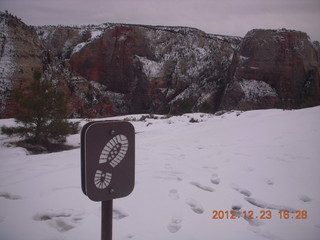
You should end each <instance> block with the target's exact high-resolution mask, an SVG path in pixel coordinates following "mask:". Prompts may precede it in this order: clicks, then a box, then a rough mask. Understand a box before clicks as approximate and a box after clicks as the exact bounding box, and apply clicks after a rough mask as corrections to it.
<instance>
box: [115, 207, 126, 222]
mask: <svg viewBox="0 0 320 240" xmlns="http://www.w3.org/2000/svg"><path fill="white" fill-rule="evenodd" d="M128 216H129V214H127V213H126V212H125V211H123V210H122V209H121V208H114V209H113V211H112V218H113V219H118V220H119V219H122V218H125V217H128Z"/></svg>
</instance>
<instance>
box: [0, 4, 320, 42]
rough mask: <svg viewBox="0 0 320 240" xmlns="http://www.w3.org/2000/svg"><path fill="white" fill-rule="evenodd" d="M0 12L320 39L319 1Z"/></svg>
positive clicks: (35, 7)
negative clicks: (291, 32)
mask: <svg viewBox="0 0 320 240" xmlns="http://www.w3.org/2000/svg"><path fill="white" fill-rule="evenodd" d="M0 9H1V10H2V11H4V10H8V11H9V12H11V13H12V14H14V15H16V16H18V17H19V18H21V19H22V20H23V21H24V22H25V23H27V24H29V25H45V24H52V25H55V24H99V23H104V22H116V23H132V24H149V25H168V26H189V27H195V28H199V29H201V30H203V31H205V32H207V33H216V34H224V35H236V36H244V35H245V34H246V33H247V32H248V31H249V30H251V29H253V28H268V29H269V28H271V29H277V28H288V29H295V30H300V31H304V32H306V33H308V35H309V36H310V37H311V39H312V40H318V41H320V26H319V24H320V0H0Z"/></svg>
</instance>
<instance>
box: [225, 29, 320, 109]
mask: <svg viewBox="0 0 320 240" xmlns="http://www.w3.org/2000/svg"><path fill="white" fill-rule="evenodd" d="M319 74H320V51H319V43H316V42H315V43H312V42H311V41H310V39H309V37H308V36H307V34H306V33H303V32H298V31H290V30H286V29H281V30H259V29H256V30H252V31H250V32H248V33H247V35H246V36H245V37H244V39H243V41H242V43H241V45H240V48H239V50H237V51H236V53H235V54H234V58H233V60H232V64H231V65H230V68H229V76H228V85H227V86H226V90H225V93H224V96H223V100H222V103H221V106H220V108H221V109H234V108H237V109H256V108H299V107H307V106H312V105H316V104H319V103H320V75H319Z"/></svg>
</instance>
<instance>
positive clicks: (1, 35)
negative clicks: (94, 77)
mask: <svg viewBox="0 0 320 240" xmlns="http://www.w3.org/2000/svg"><path fill="white" fill-rule="evenodd" d="M0 29H1V31H0V94H1V95H0V96H1V99H0V100H1V101H0V117H1V118H8V117H14V116H15V114H16V111H17V109H16V103H15V101H14V99H13V97H12V90H13V89H15V88H21V89H22V90H24V89H25V88H26V86H28V85H29V84H30V82H31V81H33V73H34V71H36V70H37V71H41V72H42V73H43V74H42V75H43V77H45V78H47V79H50V80H51V81H52V82H53V83H54V85H55V86H56V88H57V89H58V90H59V91H62V92H64V94H65V96H66V99H67V104H68V112H69V116H70V117H95V116H111V115H114V114H115V113H114V111H113V108H112V104H111V102H110V101H109V99H108V98H107V97H105V96H103V95H102V94H101V93H100V90H99V89H97V88H96V87H94V85H93V84H92V83H91V82H89V81H87V80H86V79H84V78H82V77H81V76H79V75H77V74H74V73H73V72H72V71H71V70H70V67H69V66H68V62H67V61H65V60H64V59H63V58H62V57H60V56H59V54H56V53H52V52H51V51H50V50H49V49H48V48H46V47H45V45H44V44H43V42H42V40H41V39H40V38H39V36H38V34H37V32H36V29H35V28H33V27H30V26H27V25H25V24H24V23H23V22H22V21H21V20H20V19H18V18H16V17H14V16H12V15H10V14H8V13H1V14H0ZM66 38H68V37H66ZM54 42H55V43H56V41H54Z"/></svg>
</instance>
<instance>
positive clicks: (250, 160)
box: [0, 107, 320, 240]
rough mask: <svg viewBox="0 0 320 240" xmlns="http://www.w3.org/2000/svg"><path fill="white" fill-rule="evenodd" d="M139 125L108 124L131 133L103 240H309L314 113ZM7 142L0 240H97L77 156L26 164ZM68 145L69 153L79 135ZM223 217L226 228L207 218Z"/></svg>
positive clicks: (312, 231) (0, 159)
mask: <svg viewBox="0 0 320 240" xmlns="http://www.w3.org/2000/svg"><path fill="white" fill-rule="evenodd" d="M140 117H141V115H132V116H122V117H116V118H108V119H120V120H121V119H124V118H127V119H132V120H133V121H132V124H133V125H134V127H135V131H136V180H135V189H134V191H133V193H132V194H131V195H129V196H128V197H126V198H122V199H117V200H114V211H113V213H114V216H113V218H114V220H113V239H115V240H117V239H118V240H124V239H141V240H150V239H152V240H158V239H159V240H160V239H161V240H163V239H165V240H170V239H172V240H173V239H175V240H179V239H181V240H182V239H183V240H186V239H187V240H192V239H202V240H206V239H208V240H209V239H210V240H211V239H219V240H220V239H226V240H232V239H240V240H241V239H253V240H255V239H257V240H260V239H261V240H262V239H264V240H265V239H272V240H301V239H307V240H318V239H319V236H320V218H319V216H320V207H319V206H320V189H319V182H320V174H319V171H320V161H319V155H320V149H319V146H318V145H319V144H318V140H319V136H320V126H319V118H320V107H314V108H308V109H302V110H293V111H283V110H273V109H272V110H255V111H247V112H238V111H233V112H227V113H225V114H223V115H221V116H215V115H212V114H202V113H193V114H184V115H182V116H173V117H170V118H164V117H161V116H155V117H158V119H155V117H154V118H146V119H145V121H134V119H140ZM191 119H193V120H197V121H192V122H193V123H192V122H190V120H191ZM99 120H101V119H99ZM85 123H86V121H85V120H82V122H81V124H82V125H84V124H85ZM13 124H14V120H13V119H2V120H0V125H7V126H9V125H13ZM12 140H13V139H11V138H9V137H7V136H4V135H0V239H1V240H12V239H14V240H21V239H23V240H54V239H55V240H58V239H59V240H60V239H61V240H62V239H65V240H74V239H77V240H82V239H83V240H87V239H100V227H101V226H100V214H101V204H100V203H98V202H93V201H90V200H89V199H88V198H87V197H86V196H85V195H84V194H83V193H82V191H81V183H80V182H81V181H80V178H81V177H80V149H79V148H77V149H73V150H70V151H64V152H59V153H51V154H42V155H29V154H27V152H26V151H25V150H23V149H22V148H16V147H12V146H10V145H9V144H8V143H9V142H10V141H12ZM68 142H69V144H73V145H75V146H79V142H80V136H79V134H77V135H72V136H69V137H68ZM230 210H233V211H235V212H236V214H237V215H236V216H237V218H236V219H226V218H223V219H212V218H213V216H214V213H213V211H230ZM279 210H287V211H289V212H292V211H296V210H297V211H306V212H304V213H307V217H306V219H294V218H291V216H296V215H290V218H289V219H280V214H279ZM245 211H246V212H249V211H253V212H254V216H260V211H271V214H272V218H271V219H259V218H253V219H245V218H244V214H245V213H246V212H245ZM238 216H239V217H238Z"/></svg>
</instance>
